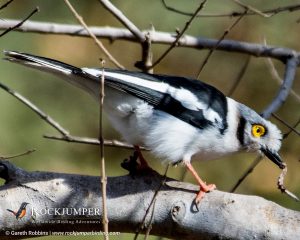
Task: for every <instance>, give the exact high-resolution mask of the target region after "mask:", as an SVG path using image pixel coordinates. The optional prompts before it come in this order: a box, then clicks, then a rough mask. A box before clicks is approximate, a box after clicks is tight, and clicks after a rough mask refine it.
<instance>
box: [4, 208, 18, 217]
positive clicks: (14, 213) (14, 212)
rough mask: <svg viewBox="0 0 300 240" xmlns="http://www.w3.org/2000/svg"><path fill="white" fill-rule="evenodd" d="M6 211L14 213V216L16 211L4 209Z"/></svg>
mask: <svg viewBox="0 0 300 240" xmlns="http://www.w3.org/2000/svg"><path fill="white" fill-rule="evenodd" d="M6 210H7V211H9V212H11V213H12V214H13V215H15V216H16V214H17V213H16V212H15V211H13V210H10V209H6Z"/></svg>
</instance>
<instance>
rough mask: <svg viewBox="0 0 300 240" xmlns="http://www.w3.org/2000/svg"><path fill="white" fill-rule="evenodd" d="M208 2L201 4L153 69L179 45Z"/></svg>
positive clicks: (154, 64)
mask: <svg viewBox="0 0 300 240" xmlns="http://www.w3.org/2000/svg"><path fill="white" fill-rule="evenodd" d="M206 2H207V0H204V1H203V2H201V3H200V5H199V7H198V8H197V9H196V11H195V12H194V14H193V15H192V17H191V18H190V20H189V21H188V22H187V23H186V24H185V26H184V28H183V29H182V31H181V32H180V33H179V34H178V35H177V37H176V39H175V41H174V42H173V43H172V44H171V45H170V47H169V48H168V49H167V50H166V51H165V52H164V53H163V54H162V55H161V56H160V57H159V58H158V59H157V60H156V61H155V62H154V63H153V64H152V66H151V68H154V67H155V66H156V65H157V64H159V63H160V62H161V61H162V60H163V59H164V58H165V57H166V56H167V55H168V53H169V52H170V51H171V50H172V49H173V48H175V47H176V46H177V45H178V43H179V40H180V38H181V37H182V36H183V34H184V33H185V32H186V30H187V29H188V28H189V27H190V26H191V24H192V22H193V20H194V19H195V17H196V15H197V14H198V13H199V12H200V11H201V10H202V9H203V7H204V5H205V3H206Z"/></svg>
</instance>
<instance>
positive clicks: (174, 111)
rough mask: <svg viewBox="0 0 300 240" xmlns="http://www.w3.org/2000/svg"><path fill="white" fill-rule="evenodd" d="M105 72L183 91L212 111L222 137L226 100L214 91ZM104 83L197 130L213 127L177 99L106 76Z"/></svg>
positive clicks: (185, 81)
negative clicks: (161, 83)
mask: <svg viewBox="0 0 300 240" xmlns="http://www.w3.org/2000/svg"><path fill="white" fill-rule="evenodd" d="M107 71H108V72H113V73H119V74H125V75H130V76H133V77H138V78H141V79H144V80H148V81H153V82H165V83H167V84H169V85H171V86H173V87H175V88H185V89H187V90H189V91H191V92H192V93H193V94H195V95H196V96H197V98H198V99H199V100H200V101H202V102H205V103H207V105H208V107H210V108H212V109H213V110H214V111H216V112H217V113H218V114H219V115H220V117H221V118H222V126H223V127H222V128H220V132H221V133H223V132H224V131H225V130H226V129H227V121H226V114H227V100H226V97H225V96H224V95H223V94H222V93H221V92H220V91H218V90H217V89H216V88H214V87H212V86H210V85H208V84H205V83H203V82H201V81H198V80H194V79H189V78H184V77H176V76H166V75H154V74H153V75H152V74H146V73H140V72H129V71H124V70H111V69H107ZM105 78H106V79H107V80H108V81H106V84H107V85H108V86H111V87H113V88H117V89H119V90H123V91H125V92H127V93H129V94H131V95H133V96H136V97H138V98H140V99H142V100H144V101H146V102H147V103H149V104H151V105H153V107H154V108H155V109H157V110H161V111H164V112H167V113H169V114H171V115H173V116H174V117H176V118H178V119H181V120H182V121H185V122H187V123H189V124H191V125H193V126H195V127H197V128H199V129H203V128H206V127H207V126H213V125H214V124H215V123H214V122H212V121H210V120H208V119H206V118H205V117H204V115H203V110H201V109H199V110H198V111H194V110H191V109H188V108H186V107H184V106H183V105H182V104H181V103H180V102H179V101H178V100H177V99H175V98H173V97H172V96H171V95H170V94H166V93H161V92H158V91H155V90H153V89H149V88H146V87H143V86H140V85H137V84H133V83H129V82H125V81H123V80H121V79H117V78H113V77H110V76H106V77H105Z"/></svg>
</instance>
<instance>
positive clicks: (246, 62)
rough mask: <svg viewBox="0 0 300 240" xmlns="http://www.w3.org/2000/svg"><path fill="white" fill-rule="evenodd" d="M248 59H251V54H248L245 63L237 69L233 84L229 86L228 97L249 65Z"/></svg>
mask: <svg viewBox="0 0 300 240" xmlns="http://www.w3.org/2000/svg"><path fill="white" fill-rule="evenodd" d="M250 59H251V56H248V57H247V59H246V61H245V63H244V64H243V66H242V68H241V70H240V71H239V73H238V75H237V77H236V79H235V80H234V82H233V85H232V86H231V88H230V90H229V91H228V94H227V95H228V96H229V97H230V96H232V95H233V93H234V92H235V90H236V89H237V87H238V85H239V83H240V82H241V80H242V78H243V77H244V75H245V73H246V70H247V68H248V66H249V63H250Z"/></svg>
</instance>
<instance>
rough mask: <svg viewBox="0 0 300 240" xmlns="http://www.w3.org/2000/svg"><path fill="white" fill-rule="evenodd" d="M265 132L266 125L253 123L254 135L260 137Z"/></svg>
mask: <svg viewBox="0 0 300 240" xmlns="http://www.w3.org/2000/svg"><path fill="white" fill-rule="evenodd" d="M265 133H266V129H265V127H264V126H262V125H259V124H254V125H252V135H253V136H254V137H257V138H259V137H261V136H263V135H265Z"/></svg>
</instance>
